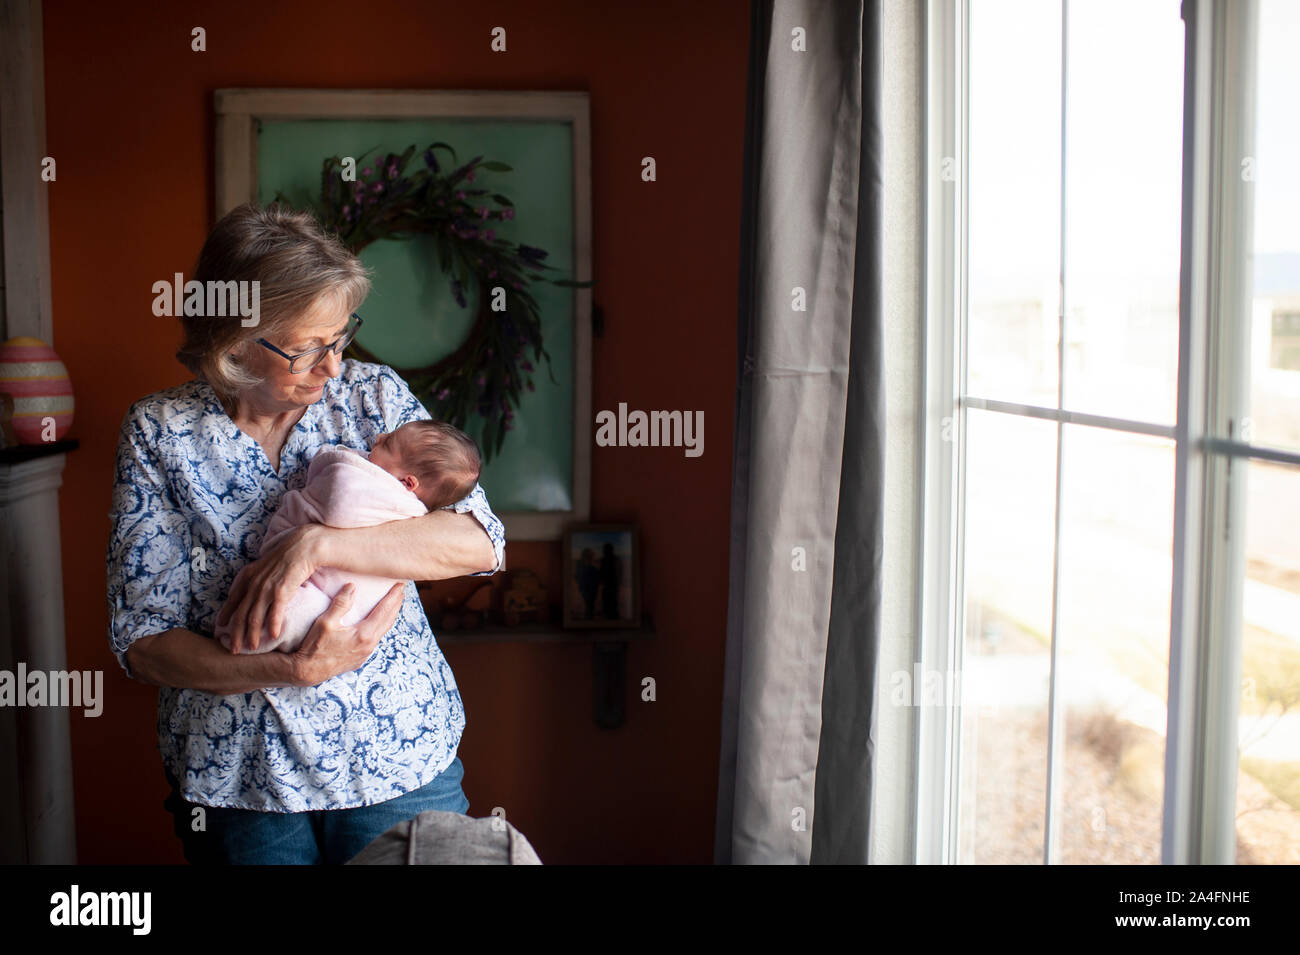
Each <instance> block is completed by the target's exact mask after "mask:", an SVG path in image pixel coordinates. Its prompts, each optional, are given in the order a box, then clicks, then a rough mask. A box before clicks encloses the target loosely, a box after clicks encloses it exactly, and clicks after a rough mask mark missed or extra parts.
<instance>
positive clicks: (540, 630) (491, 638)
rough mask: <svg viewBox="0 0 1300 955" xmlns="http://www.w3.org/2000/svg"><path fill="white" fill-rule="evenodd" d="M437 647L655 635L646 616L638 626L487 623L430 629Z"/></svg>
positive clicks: (620, 639) (607, 640)
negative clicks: (571, 627) (467, 626)
mask: <svg viewBox="0 0 1300 955" xmlns="http://www.w3.org/2000/svg"><path fill="white" fill-rule="evenodd" d="M433 635H434V637H435V638H437V641H438V645H439V646H442V645H444V644H446V645H451V644H457V643H514V642H518V643H621V642H626V641H628V640H649V639H651V638H652V637H654V635H655V631H654V622H653V621H652V620H650V618H649V617H648V616H647V617H646V618H645V620H644V621H643V622H642V624H641V626H639V627H627V628H623V627H609V628H605V627H601V628H600V629H587V628H585V627H582V628H577V627H575V628H573V629H569V628H567V627H561V626H560V625H559V624H557V623H521V624H519V625H518V626H517V627H507V626H505V625H504V624H499V623H496V624H488V625H487V626H484V627H479V628H477V629H474V630H439V629H438V628H437V627H434V628H433Z"/></svg>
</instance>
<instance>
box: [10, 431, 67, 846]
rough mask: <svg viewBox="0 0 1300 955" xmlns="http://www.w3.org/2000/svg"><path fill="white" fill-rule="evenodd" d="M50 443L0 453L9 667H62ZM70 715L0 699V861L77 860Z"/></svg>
mask: <svg viewBox="0 0 1300 955" xmlns="http://www.w3.org/2000/svg"><path fill="white" fill-rule="evenodd" d="M74 446H75V445H74ZM50 450H52V449H46V453H44V454H43V455H42V456H40V457H35V458H32V459H30V460H26V461H21V462H19V463H7V462H6V461H4V460H0V669H3V670H7V671H9V672H10V673H16V672H17V668H18V664H19V662H22V663H25V664H26V668H27V670H28V672H31V671H34V670H41V671H45V672H47V673H48V672H51V671H62V670H66V669H67V651H66V645H65V642H64V628H63V564H62V558H61V553H60V545H59V493H58V492H59V486H60V485H61V484H62V483H63V466H64V463H65V461H66V458H67V455H66V454H64V453H50ZM0 457H2V455H0ZM74 712H76V713H77V716H76V718H77V719H81V718H83V717H82V716H81V713H80V711H79V710H78V711H74ZM72 718H73V717H72V715H71V713H70V711H69V710H68V709H66V708H64V707H60V706H45V707H21V708H20V707H9V706H0V863H39V864H56V863H64V864H70V863H75V862H76V861H77V851H76V832H75V828H74V822H73V803H72V746H71V738H70V736H69V726H70V721H71V719H72Z"/></svg>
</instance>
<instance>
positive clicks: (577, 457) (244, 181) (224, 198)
mask: <svg viewBox="0 0 1300 955" xmlns="http://www.w3.org/2000/svg"><path fill="white" fill-rule="evenodd" d="M214 107H215V111H216V180H217V181H216V214H217V218H220V217H221V216H223V215H225V214H226V213H227V212H229V211H230V210H231V209H233V208H235V207H236V206H238V205H240V204H241V203H244V202H248V201H249V200H254V201H255V200H256V199H257V129H258V124H259V122H260V121H262V120H284V119H349V118H350V119H425V118H438V119H447V118H457V119H459V118H474V119H494V120H525V121H535V122H536V121H548V122H556V121H559V122H563V123H565V124H567V125H568V126H569V127H570V129H571V131H572V137H573V138H572V143H573V249H572V250H566V251H567V252H569V253H570V254H571V260H572V262H573V274H574V275H575V276H577V277H579V278H582V277H586V276H589V275H590V274H591V260H592V249H591V244H592V239H591V228H592V226H591V104H590V97H589V94H587V93H585V92H566V91H532V90H528V91H495V90H317V89H237V88H232V89H219V90H217V91H216V92H215V94H214ZM573 294H574V308H573V367H574V372H573V374H574V380H573V435H572V437H573V455H572V457H573V460H572V467H573V488H572V491H573V499H572V504H573V506H572V507H571V508H570V509H568V510H563V511H560V510H545V511H543V510H520V511H510V510H502V511H498V512H497V514H498V516H500V518H501V521H502V523H503V524H504V525H505V530H506V537H507V539H509V540H560V539H561V537H562V536H563V534H564V528H565V527H566V526H567V525H568V524H570V523H573V522H574V521H587V520H589V519H590V511H591V442H592V410H591V361H592V341H591V339H592V324H591V321H592V290H591V289H590V288H575V289H574V290H573Z"/></svg>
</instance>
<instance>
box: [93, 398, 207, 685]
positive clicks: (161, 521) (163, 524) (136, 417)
mask: <svg viewBox="0 0 1300 955" xmlns="http://www.w3.org/2000/svg"><path fill="white" fill-rule="evenodd" d="M166 440H167V436H166V434H165V433H164V432H163V430H162V428H161V427H159V425H158V422H157V421H156V420H154V419H152V418H151V417H150V416H148V415H145V414H139V413H137V411H136V408H135V406H132V409H131V410H130V411H128V412H127V415H126V417H125V419H124V420H123V422H122V428H121V431H120V432H119V435H118V445H117V461H116V466H115V469H114V475H113V506H112V509H111V510H110V511H109V521H110V523H111V530H110V532H109V537H108V611H109V625H108V632H109V646H110V648H111V649H112V651H113V654H114V656H116V657H117V661H118V663H120V664H121V665H122V669H123V670H125V671H126V673H127V675H128V676H134V674H132V673H131V668H130V666H129V665H128V664H127V660H126V650H127V648H128V647H129V646H130V645H131V644H132V643H134V642H135V641H136V640H138V639H139V638H140V637H143V636H148V635H150V634H155V633H163V632H165V631H167V630H171V629H173V628H176V627H182V628H184V627H188V626H189V611H190V528H189V522H188V520H187V519H186V517H185V514H184V513H183V512H182V511H181V509H180V507H179V506H178V505H177V503H176V500H175V495H174V494H173V493H172V490H171V488H170V487H169V486H168V483H167V471H166V466H165V463H164V461H165V453H166V452H165V450H164V448H163V447H160V445H163V444H164V442H166Z"/></svg>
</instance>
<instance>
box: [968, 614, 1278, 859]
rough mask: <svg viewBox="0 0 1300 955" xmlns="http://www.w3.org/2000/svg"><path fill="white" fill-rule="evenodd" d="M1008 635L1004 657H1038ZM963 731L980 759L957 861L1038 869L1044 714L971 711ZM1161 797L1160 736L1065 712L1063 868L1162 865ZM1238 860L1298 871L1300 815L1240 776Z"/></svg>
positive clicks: (1029, 640) (1107, 717) (1028, 643)
mask: <svg viewBox="0 0 1300 955" xmlns="http://www.w3.org/2000/svg"><path fill="white" fill-rule="evenodd" d="M1004 632H1005V631H1004ZM1006 636H1007V638H1009V639H1005V642H1004V643H1002V644H1001V645H1000V646H999V650H1001V651H1003V652H1031V651H1032V649H1033V648H1034V646H1035V645H1036V646H1037V647H1038V648H1039V649H1041V644H1037V643H1036V641H1034V638H1033V637H1032V636H1029V635H1028V634H1023V633H1020V634H1015V633H1007V634H1006ZM964 732H966V733H968V734H969V733H974V734H975V735H976V741H975V749H976V759H975V766H974V767H972V766H970V765H969V761H968V760H967V761H964V763H965V765H964V768H963V775H964V776H965V778H964V780H963V789H964V791H965V792H967V793H971V792H973V793H974V806H971V805H970V803H969V801H968V802H967V803H966V804H965V805H963V807H962V813H961V815H962V818H963V820H964V822H963V825H964V827H965V829H964V831H963V833H962V839H961V843H962V853H961V857H962V861H964V862H974V863H979V864H1031V865H1037V864H1041V863H1042V861H1043V837H1044V831H1043V830H1044V824H1045V823H1044V819H1045V806H1046V792H1047V712H1046V707H1035V708H1026V707H1009V706H1001V707H996V708H986V709H983V710H982V711H981V710H975V709H972V710H970V711H968V712H967V713H966V714H965V730H964ZM1163 790H1164V738H1163V737H1162V736H1161V735H1160V734H1158V733H1154V732H1152V731H1151V730H1149V729H1147V728H1145V727H1142V726H1137V725H1135V724H1132V723H1127V722H1123V721H1120V720H1118V719H1116V718H1115V717H1114V716H1113V715H1111V714H1109V713H1106V712H1103V711H1098V710H1094V711H1089V712H1081V711H1077V710H1074V709H1071V710H1067V713H1066V740H1065V761H1064V794H1063V799H1062V804H1063V805H1062V812H1061V818H1060V841H1059V845H1060V861H1061V862H1063V863H1066V864H1071V865H1103V864H1126V865H1127V864H1151V865H1156V864H1159V862H1160V839H1161V818H1162V813H1163V808H1164V807H1163ZM972 809H973V812H972ZM972 822H973V825H974V832H973V833H972V832H971V831H970V826H971V824H972ZM972 836H973V837H974V838H972ZM1237 862H1238V863H1239V864H1287V863H1289V864H1296V863H1300V812H1297V811H1296V810H1295V809H1293V808H1292V807H1290V806H1289V805H1287V804H1286V803H1284V802H1283V801H1281V800H1280V799H1278V798H1276V797H1275V796H1273V795H1272V793H1270V792H1269V790H1268V789H1266V788H1265V787H1264V786H1263V784H1262V783H1260V782H1259V781H1258V780H1257V779H1255V777H1253V776H1251V775H1249V774H1247V773H1245V772H1241V771H1239V772H1238V773H1237Z"/></svg>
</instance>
